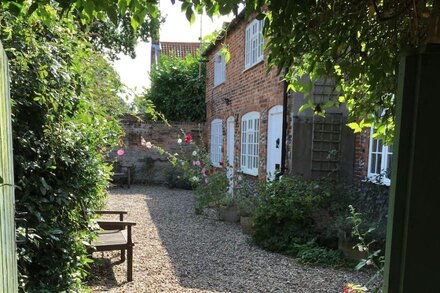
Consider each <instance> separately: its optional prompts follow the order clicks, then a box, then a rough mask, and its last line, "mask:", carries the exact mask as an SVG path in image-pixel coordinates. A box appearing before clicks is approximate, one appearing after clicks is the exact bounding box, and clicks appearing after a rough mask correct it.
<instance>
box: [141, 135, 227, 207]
mask: <svg viewBox="0 0 440 293" xmlns="http://www.w3.org/2000/svg"><path fill="white" fill-rule="evenodd" d="M182 137H183V139H182V138H181V137H178V138H177V140H176V142H177V145H178V148H179V151H178V152H175V153H171V152H168V151H166V150H164V149H163V148H161V147H160V146H157V145H153V144H151V143H150V142H146V141H145V140H144V139H143V138H142V139H141V140H143V141H141V145H143V146H144V147H146V148H150V149H153V150H156V151H157V152H158V153H159V154H160V155H163V156H165V157H166V158H167V159H168V161H169V162H171V164H172V165H173V166H174V168H176V169H178V170H180V171H181V173H182V176H183V177H184V179H186V180H187V181H189V182H190V183H191V186H192V187H193V189H195V193H196V212H201V211H202V210H203V208H204V207H205V206H207V205H208V204H210V203H214V204H219V203H220V202H221V200H222V198H223V197H225V195H226V194H227V189H228V180H227V177H226V172H225V169H224V168H216V167H214V166H212V164H211V158H210V155H209V153H208V152H207V151H206V149H205V147H204V146H203V143H201V144H197V143H195V141H194V139H193V136H192V135H191V134H190V133H184V132H182ZM200 141H201V139H200Z"/></svg>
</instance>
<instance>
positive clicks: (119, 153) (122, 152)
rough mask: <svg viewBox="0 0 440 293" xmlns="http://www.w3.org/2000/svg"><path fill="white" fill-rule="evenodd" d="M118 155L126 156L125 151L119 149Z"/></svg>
mask: <svg viewBox="0 0 440 293" xmlns="http://www.w3.org/2000/svg"><path fill="white" fill-rule="evenodd" d="M116 153H117V154H118V156H123V155H124V154H125V151H124V149H119V150H117V151H116Z"/></svg>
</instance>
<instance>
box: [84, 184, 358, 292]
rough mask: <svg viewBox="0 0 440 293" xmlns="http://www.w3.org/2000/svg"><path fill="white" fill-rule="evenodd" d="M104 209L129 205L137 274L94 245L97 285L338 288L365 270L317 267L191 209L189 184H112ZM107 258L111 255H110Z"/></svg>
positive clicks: (112, 288) (114, 288) (130, 288)
mask: <svg viewBox="0 0 440 293" xmlns="http://www.w3.org/2000/svg"><path fill="white" fill-rule="evenodd" d="M107 208H108V209H123V210H127V211H128V216H127V220H130V221H135V222H137V226H135V227H134V232H133V235H134V236H133V238H134V241H135V243H136V246H135V247H134V265H133V268H134V281H133V282H130V283H127V282H126V263H122V264H121V263H120V261H119V253H118V252H114V253H113V252H108V253H107V252H106V253H104V258H102V259H101V258H99V257H100V255H101V253H95V255H94V256H95V257H97V258H98V261H97V263H96V265H95V266H94V268H93V269H92V272H93V275H92V276H91V277H90V280H89V282H88V284H89V286H90V287H91V289H92V290H93V291H94V292H239V293H240V292H252V293H256V292H264V293H266V292H342V288H343V287H344V284H345V283H347V282H361V280H362V279H364V280H365V277H366V276H365V275H361V274H359V273H356V272H353V271H344V270H335V269H326V268H316V267H310V266H304V265H301V264H299V263H298V262H297V261H296V260H295V259H293V258H290V257H286V256H283V255H279V254H275V253H270V252H267V251H264V250H262V249H260V248H258V247H256V246H255V245H254V244H252V243H251V242H250V239H249V237H248V236H246V235H244V234H243V233H242V232H241V230H240V226H239V225H237V224H230V223H224V222H219V221H213V220H209V219H205V218H203V217H200V216H197V215H195V214H194V199H193V196H192V192H190V191H184V190H170V189H167V188H162V187H145V186H133V187H132V188H131V189H113V190H112V192H111V194H110V196H109V197H108V204H107ZM110 262H111V263H110Z"/></svg>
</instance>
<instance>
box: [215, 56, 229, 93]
mask: <svg viewBox="0 0 440 293" xmlns="http://www.w3.org/2000/svg"><path fill="white" fill-rule="evenodd" d="M225 79H226V61H225V54H220V53H217V54H215V55H214V86H218V85H219V84H222V83H224V82H225Z"/></svg>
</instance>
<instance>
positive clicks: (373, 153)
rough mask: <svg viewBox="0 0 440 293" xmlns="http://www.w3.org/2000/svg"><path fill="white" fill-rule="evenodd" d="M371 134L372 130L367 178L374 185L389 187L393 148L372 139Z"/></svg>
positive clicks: (372, 130)
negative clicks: (380, 184) (374, 183)
mask: <svg viewBox="0 0 440 293" xmlns="http://www.w3.org/2000/svg"><path fill="white" fill-rule="evenodd" d="M373 133H374V129H373V128H371V133H370V148H369V156H368V178H369V179H371V180H372V181H373V182H376V183H382V184H385V185H390V183H391V180H390V178H391V176H390V175H391V161H392V158H393V146H387V145H384V144H383V141H381V140H377V139H375V138H373Z"/></svg>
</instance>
